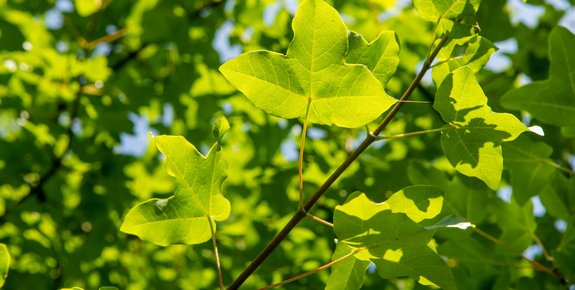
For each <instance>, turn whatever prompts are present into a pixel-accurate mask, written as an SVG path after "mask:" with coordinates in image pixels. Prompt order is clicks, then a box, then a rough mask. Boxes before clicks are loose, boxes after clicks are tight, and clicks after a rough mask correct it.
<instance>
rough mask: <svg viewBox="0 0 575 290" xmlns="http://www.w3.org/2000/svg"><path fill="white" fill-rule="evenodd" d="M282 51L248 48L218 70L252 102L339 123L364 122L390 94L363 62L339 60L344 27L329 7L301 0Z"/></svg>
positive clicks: (386, 104)
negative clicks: (284, 52)
mask: <svg viewBox="0 0 575 290" xmlns="http://www.w3.org/2000/svg"><path fill="white" fill-rule="evenodd" d="M292 27H293V30H294V38H293V41H292V42H291V44H290V45H289V47H288V50H287V54H286V55H282V54H279V53H275V52H270V51H253V52H248V53H244V54H242V55H240V56H239V57H237V58H235V59H232V60H230V61H228V62H226V63H225V64H223V65H222V66H221V67H220V71H221V72H222V73H223V74H224V76H225V77H226V78H227V79H228V80H229V81H230V82H231V83H232V85H234V86H235V87H236V88H238V90H240V91H242V92H243V93H244V94H245V95H246V96H247V97H248V98H249V99H250V100H251V101H252V102H253V103H254V105H255V106H256V107H258V108H260V109H262V110H264V111H265V112H266V113H268V114H272V115H274V116H278V117H282V118H287V119H291V118H298V117H305V116H306V115H307V112H308V111H309V117H308V120H309V122H312V123H318V124H326V125H331V124H335V125H337V126H341V127H350V128H351V127H358V126H361V125H364V124H366V123H368V122H370V121H372V120H374V119H375V118H377V117H378V116H379V115H381V114H382V113H383V112H384V111H385V110H387V109H388V108H389V107H390V106H391V105H393V104H394V103H395V102H396V100H395V99H393V98H391V97H389V96H387V95H386V93H385V92H384V90H383V87H382V85H381V84H380V82H379V81H378V80H377V79H376V78H375V77H374V75H373V74H372V73H371V72H370V71H369V69H367V68H366V67H365V66H363V65H351V64H344V57H345V55H346V52H347V46H348V41H347V29H346V27H345V25H344V23H343V21H342V20H341V17H340V16H339V14H338V13H337V11H336V10H335V9H333V8H332V7H331V6H329V5H328V4H326V3H325V2H324V1H321V0H306V1H304V2H303V3H302V4H301V5H300V7H299V8H298V10H297V13H296V17H295V18H294V20H293V22H292Z"/></svg>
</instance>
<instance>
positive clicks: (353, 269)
mask: <svg viewBox="0 0 575 290" xmlns="http://www.w3.org/2000/svg"><path fill="white" fill-rule="evenodd" d="M353 251H354V248H352V247H350V246H349V245H347V244H345V243H338V244H337V245H336V247H335V251H334V252H333V257H332V260H333V261H335V260H337V259H339V258H341V257H343V256H345V255H348V254H350V253H352V252H353ZM369 264H370V262H369V261H364V260H360V259H355V258H349V259H345V260H343V261H341V262H339V263H337V264H335V265H333V266H332V267H331V274H330V275H329V279H328V280H327V284H326V286H325V289H333V290H339V289H360V288H361V285H362V284H363V276H364V274H365V271H366V270H367V267H369Z"/></svg>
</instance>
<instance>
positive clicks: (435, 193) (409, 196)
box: [385, 185, 443, 223]
mask: <svg viewBox="0 0 575 290" xmlns="http://www.w3.org/2000/svg"><path fill="white" fill-rule="evenodd" d="M385 203H387V204H388V205H389V208H390V209H391V211H392V212H394V213H398V212H402V213H405V214H406V215H407V216H408V217H409V218H410V219H411V220H413V221H414V222H417V223H418V222H420V221H422V220H424V219H432V218H434V217H435V216H436V215H438V214H439V213H440V212H441V208H442V206H443V190H442V189H441V188H439V187H435V186H428V185H415V186H409V187H406V188H404V189H402V190H400V191H398V192H396V193H394V194H393V195H392V196H390V197H389V198H388V199H387V200H386V201H385Z"/></svg>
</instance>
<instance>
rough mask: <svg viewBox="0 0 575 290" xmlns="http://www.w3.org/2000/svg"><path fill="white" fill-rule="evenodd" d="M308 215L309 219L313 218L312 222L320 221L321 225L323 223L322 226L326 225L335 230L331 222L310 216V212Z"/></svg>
mask: <svg viewBox="0 0 575 290" xmlns="http://www.w3.org/2000/svg"><path fill="white" fill-rule="evenodd" d="M306 214H307V216H308V217H309V218H311V219H312V220H315V221H318V222H320V223H322V224H324V225H328V226H330V227H332V228H333V224H332V223H330V222H328V221H326V220H324V219H322V218H319V217H316V216H315V215H312V214H310V213H309V212H307V213H306Z"/></svg>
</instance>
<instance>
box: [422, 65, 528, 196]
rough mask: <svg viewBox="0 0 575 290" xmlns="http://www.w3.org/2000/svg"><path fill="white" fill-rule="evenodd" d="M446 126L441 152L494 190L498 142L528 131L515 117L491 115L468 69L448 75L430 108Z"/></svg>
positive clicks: (500, 163)
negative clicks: (436, 112)
mask: <svg viewBox="0 0 575 290" xmlns="http://www.w3.org/2000/svg"><path fill="white" fill-rule="evenodd" d="M433 107H434V108H435V110H437V111H438V112H439V113H440V114H441V117H442V118H443V120H444V121H445V122H447V123H448V125H446V126H445V129H446V130H445V131H443V132H442V135H441V146H442V147H443V152H444V153H445V156H446V157H447V159H449V162H450V163H451V165H453V166H454V167H455V169H457V171H459V172H461V173H463V174H465V175H467V176H474V177H477V178H479V179H481V180H483V181H484V182H485V183H486V184H487V185H488V186H489V187H490V188H491V189H496V188H497V187H498V186H499V182H500V180H501V172H502V170H503V157H502V154H501V146H500V144H501V142H505V141H511V140H513V139H515V138H517V136H519V134H521V133H522V132H523V131H525V130H527V128H526V127H525V125H523V124H522V123H521V122H520V121H519V120H517V118H515V116H513V115H511V114H506V113H493V112H492V111H491V108H489V106H487V98H486V97H485V95H484V94H483V91H482V90H481V87H480V86H479V84H478V83H477V81H476V80H475V76H474V74H473V72H472V70H471V68H470V67H469V66H465V67H462V68H460V69H457V70H455V71H454V72H453V73H451V74H449V75H448V76H447V77H446V78H445V80H444V81H443V82H442V83H441V85H440V86H439V88H438V90H437V95H436V99H435V103H434V105H433Z"/></svg>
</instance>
